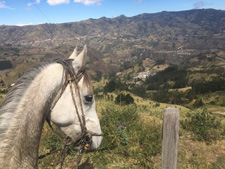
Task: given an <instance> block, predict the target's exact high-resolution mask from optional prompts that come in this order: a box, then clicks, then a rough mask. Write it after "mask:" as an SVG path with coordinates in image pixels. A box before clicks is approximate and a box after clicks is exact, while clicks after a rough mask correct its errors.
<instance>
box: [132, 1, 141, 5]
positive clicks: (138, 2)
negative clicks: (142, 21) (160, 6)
mask: <svg viewBox="0 0 225 169" xmlns="http://www.w3.org/2000/svg"><path fill="white" fill-rule="evenodd" d="M133 2H134V3H136V4H140V3H142V0H134V1H133Z"/></svg>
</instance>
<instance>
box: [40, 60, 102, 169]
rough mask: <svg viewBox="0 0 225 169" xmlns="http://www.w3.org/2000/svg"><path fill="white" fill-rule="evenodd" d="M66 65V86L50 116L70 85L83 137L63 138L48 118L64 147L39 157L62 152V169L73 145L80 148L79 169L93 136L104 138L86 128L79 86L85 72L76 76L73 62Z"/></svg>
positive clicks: (82, 70) (81, 71)
mask: <svg viewBox="0 0 225 169" xmlns="http://www.w3.org/2000/svg"><path fill="white" fill-rule="evenodd" d="M59 63H60V62H59ZM65 63H66V64H65ZM65 63H64V64H65V66H64V65H63V66H64V68H65V67H66V73H65V82H64V85H63V87H62V89H61V92H60V94H59V96H58V97H57V99H56V100H55V102H54V103H53V106H52V108H51V109H50V112H49V114H50V113H51V111H52V110H53V108H54V107H55V105H56V103H57V102H58V101H59V99H60V98H61V96H62V95H63V93H64V91H65V89H66V87H67V85H70V93H71V97H72V100H73V104H74V107H75V110H76V114H77V117H78V119H79V123H80V127H81V135H80V136H79V137H78V138H77V139H76V140H71V139H69V137H65V136H62V134H61V133H59V132H58V131H56V130H54V129H53V127H52V125H51V123H50V120H49V119H48V118H46V121H47V122H48V124H49V126H50V128H51V129H52V132H53V133H54V134H55V135H56V136H58V138H59V139H60V141H61V142H62V147H61V148H59V149H57V150H53V151H51V152H49V153H46V154H43V155H41V156H39V159H42V158H44V157H46V156H48V155H51V154H54V153H56V152H58V151H61V153H60V157H61V160H58V161H60V168H62V166H63V162H64V159H65V157H66V153H67V149H68V146H70V145H72V146H73V147H78V159H77V162H76V167H75V168H78V166H79V163H80V161H81V157H82V152H83V151H84V149H85V150H87V149H88V148H90V146H91V144H92V136H103V133H101V134H98V133H94V132H91V131H88V130H87V127H86V121H85V114H84V110H83V105H82V98H81V94H80V88H79V86H78V83H79V81H80V80H81V78H82V77H83V76H84V72H85V70H84V69H80V70H79V71H78V73H77V75H76V73H75V71H74V69H73V67H72V63H71V60H68V61H67V62H65ZM73 84H74V90H73ZM74 91H77V93H78V97H79V102H80V106H81V113H79V111H78V107H77V103H76V99H75V95H74ZM80 114H81V116H80ZM58 164H59V163H57V164H55V165H54V167H55V166H57V165H58Z"/></svg>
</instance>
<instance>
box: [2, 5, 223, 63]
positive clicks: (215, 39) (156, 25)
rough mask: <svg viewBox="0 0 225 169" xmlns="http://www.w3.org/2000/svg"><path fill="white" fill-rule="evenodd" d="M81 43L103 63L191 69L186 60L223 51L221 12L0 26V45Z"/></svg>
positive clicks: (69, 44)
mask: <svg viewBox="0 0 225 169" xmlns="http://www.w3.org/2000/svg"><path fill="white" fill-rule="evenodd" d="M83 44H87V45H89V46H90V47H92V49H94V50H95V51H99V54H100V53H101V56H99V57H100V58H103V57H105V58H108V59H105V62H106V60H107V63H108V64H109V63H110V64H117V65H118V64H121V63H131V64H132V63H135V62H136V60H137V59H138V60H139V59H144V58H150V59H153V60H154V61H159V60H164V61H165V62H166V63H169V64H180V63H186V64H192V62H190V61H187V59H190V57H191V56H197V55H199V54H202V53H205V54H211V53H214V54H217V53H219V52H221V51H225V11H222V10H214V9H200V10H189V11H181V12H160V13H155V14H141V15H137V16H134V17H126V16H124V15H121V16H119V17H116V18H106V17H102V18H100V19H88V20H85V21H81V22H71V23H63V24H41V25H33V26H23V27H18V26H0V46H7V47H16V48H17V47H19V48H24V47H25V48H36V47H38V48H42V49H54V48H62V46H70V47H71V46H76V45H78V46H82V45H83ZM102 54H103V56H102ZM96 57H98V56H96ZM222 60H223V61H224V58H223V54H222Z"/></svg>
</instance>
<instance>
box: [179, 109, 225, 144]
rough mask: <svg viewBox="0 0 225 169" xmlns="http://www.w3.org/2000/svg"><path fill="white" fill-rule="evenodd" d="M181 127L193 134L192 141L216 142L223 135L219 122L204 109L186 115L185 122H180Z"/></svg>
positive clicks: (223, 131)
mask: <svg viewBox="0 0 225 169" xmlns="http://www.w3.org/2000/svg"><path fill="white" fill-rule="evenodd" d="M181 125H182V127H183V128H184V129H186V130H189V131H192V132H193V133H194V139H197V140H199V141H206V142H207V143H211V142H212V141H214V140H218V139H219V138H220V137H221V135H222V134H225V128H223V127H222V124H221V120H219V119H217V118H216V116H215V115H212V114H211V113H209V111H207V110H206V109H203V110H196V111H194V112H192V113H187V114H186V118H185V120H182V121H181Z"/></svg>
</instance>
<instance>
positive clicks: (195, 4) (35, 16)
mask: <svg viewBox="0 0 225 169" xmlns="http://www.w3.org/2000/svg"><path fill="white" fill-rule="evenodd" d="M202 8H214V9H221V10H225V0H0V25H18V26H22V25H28V24H33V25H35V24H42V23H65V22H74V21H81V20H86V19H89V18H94V19H98V18H100V17H103V16H105V17H108V18H113V17H117V16H119V15H121V14H123V15H126V16H128V17H130V16H135V15H138V14H142V13H156V12H161V11H182V10H190V9H202Z"/></svg>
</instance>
